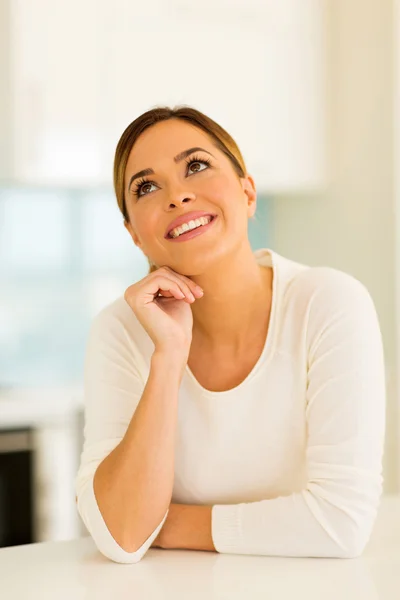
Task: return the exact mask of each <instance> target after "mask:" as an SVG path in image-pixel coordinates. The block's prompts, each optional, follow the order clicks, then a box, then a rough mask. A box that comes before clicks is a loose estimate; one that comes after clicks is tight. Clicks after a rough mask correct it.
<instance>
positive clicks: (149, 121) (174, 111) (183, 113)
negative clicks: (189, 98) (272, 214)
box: [114, 106, 246, 273]
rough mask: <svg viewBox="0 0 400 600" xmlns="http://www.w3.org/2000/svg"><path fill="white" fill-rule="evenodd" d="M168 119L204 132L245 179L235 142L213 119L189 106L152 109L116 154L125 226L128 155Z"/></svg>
mask: <svg viewBox="0 0 400 600" xmlns="http://www.w3.org/2000/svg"><path fill="white" fill-rule="evenodd" d="M168 119H181V120H183V121H187V122H189V123H191V124H192V125H194V126H196V127H198V128H199V129H202V130H203V131H205V132H206V133H207V134H208V135H209V137H210V138H211V140H212V141H213V143H214V145H215V146H216V147H217V148H218V149H219V150H220V151H221V152H223V153H224V154H225V155H226V156H227V157H228V158H229V160H230V161H231V163H232V166H233V168H234V170H235V172H236V173H237V175H238V177H245V175H246V165H245V163H244V160H243V156H242V154H241V152H240V150H239V148H238V146H237V144H236V142H235V140H234V139H233V138H232V137H231V136H230V135H229V133H228V132H227V131H225V129H223V128H222V127H221V126H220V125H218V123H216V122H215V121H213V120H212V119H211V118H210V117H207V116H206V115H205V114H203V113H202V112H200V111H199V110H196V109H195V108H192V107H190V106H178V107H175V108H169V107H167V106H164V107H156V108H153V109H151V110H148V111H147V112H145V113H143V114H142V115H140V116H139V117H137V119H135V120H134V121H132V123H131V124H130V125H128V127H127V128H126V129H125V131H124V132H123V134H122V136H121V137H120V139H119V142H118V144H117V148H116V150H115V157H114V190H115V195H116V197H117V202H118V206H119V209H120V211H121V213H122V215H123V217H124V219H125V221H126V222H128V221H129V216H128V211H127V210H126V202H125V185H124V177H125V169H126V165H127V162H128V157H129V154H130V152H131V150H132V148H133V145H134V144H135V142H136V140H137V139H138V137H139V136H140V135H141V134H142V133H143V132H144V131H145V130H146V129H147V128H148V127H151V126H152V125H155V124H156V123H159V122H160V121H167V120H168ZM149 265H150V270H149V273H151V272H152V271H155V270H156V269H157V268H158V267H157V266H156V265H154V264H153V263H152V262H151V261H150V260H149Z"/></svg>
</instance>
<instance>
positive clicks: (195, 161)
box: [189, 160, 208, 173]
mask: <svg viewBox="0 0 400 600" xmlns="http://www.w3.org/2000/svg"><path fill="white" fill-rule="evenodd" d="M201 164H203V165H206V168H207V167H208V164H207V162H206V161H203V160H192V161H191V162H190V163H189V169H191V168H192V165H201ZM199 171H204V169H195V170H194V172H195V173H198V172H199Z"/></svg>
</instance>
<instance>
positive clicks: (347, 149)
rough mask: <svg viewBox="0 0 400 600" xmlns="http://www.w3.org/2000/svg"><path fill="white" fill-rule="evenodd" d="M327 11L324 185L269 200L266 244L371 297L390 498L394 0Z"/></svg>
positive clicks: (340, 4)
mask: <svg viewBox="0 0 400 600" xmlns="http://www.w3.org/2000/svg"><path fill="white" fill-rule="evenodd" d="M328 4H329V8H328V12H327V24H326V27H327V34H326V41H327V51H328V65H327V91H328V94H327V96H328V157H329V169H330V174H329V182H328V185H327V188H326V190H325V191H324V192H323V193H321V194H319V195H318V196H314V197H311V196H307V197H293V196H292V197H284V198H283V197H279V198H276V199H275V200H274V202H273V211H272V217H271V218H272V220H273V223H272V229H273V239H272V241H271V245H272V246H273V248H274V249H275V250H276V251H277V252H280V253H281V254H284V255H286V256H288V257H290V258H293V259H294V260H299V261H300V262H304V263H306V264H310V265H321V264H326V265H330V266H333V267H336V268H339V269H342V270H344V271H347V272H349V273H351V274H353V275H354V276H355V277H357V278H358V279H360V280H361V281H362V282H363V283H364V284H365V285H366V286H367V287H368V289H369V290H370V292H371V294H372V297H373V299H374V301H375V305H376V307H377V310H378V314H379V318H380V323H381V329H382V333H383V338H384V345H385V356H386V364H387V373H388V407H387V436H386V449H385V460H384V476H385V491H386V492H393V491H399V487H400V486H399V469H400V467H399V463H400V460H399V453H400V443H399V437H398V433H399V429H400V427H399V410H398V404H397V397H396V382H395V377H394V376H395V366H396V334H395V290H396V271H395V269H396V264H395V260H396V243H397V240H396V238H395V219H394V216H395V190H394V168H393V160H394V154H393V141H394V140H393V137H394V129H393V126H394V122H393V112H394V77H393V72H394V71H393V66H394V65H393V52H394V35H393V32H394V15H393V0H334V1H333V0H332V1H331V2H329V3H328ZM399 14H400V12H399ZM398 235H399V236H400V232H399V234H398Z"/></svg>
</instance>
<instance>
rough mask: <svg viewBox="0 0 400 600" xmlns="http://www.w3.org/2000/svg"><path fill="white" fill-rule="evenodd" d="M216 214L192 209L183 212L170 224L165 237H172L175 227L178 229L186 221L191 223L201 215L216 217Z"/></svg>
mask: <svg viewBox="0 0 400 600" xmlns="http://www.w3.org/2000/svg"><path fill="white" fill-rule="evenodd" d="M215 216H216V215H215V214H214V213H210V212H206V211H204V210H192V211H190V212H188V213H185V214H182V215H180V216H179V217H177V218H176V219H174V220H173V221H172V222H171V223H170V224H169V225H168V227H167V230H166V232H165V236H164V237H165V238H166V239H171V237H170V232H171V231H172V230H173V229H176V228H177V227H180V226H181V225H183V224H184V223H189V221H194V220H196V219H199V218H200V217H215Z"/></svg>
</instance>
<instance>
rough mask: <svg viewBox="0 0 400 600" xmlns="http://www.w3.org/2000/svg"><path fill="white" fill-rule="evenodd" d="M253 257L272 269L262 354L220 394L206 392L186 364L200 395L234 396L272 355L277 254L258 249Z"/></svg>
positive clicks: (276, 287) (275, 311)
mask: <svg viewBox="0 0 400 600" xmlns="http://www.w3.org/2000/svg"><path fill="white" fill-rule="evenodd" d="M254 255H255V256H256V258H259V257H262V259H261V261H260V260H257V262H258V264H261V265H262V266H265V267H272V298H271V314H270V318H269V326H268V331H267V335H266V338H265V341H264V346H263V349H262V352H261V354H260V356H259V358H258V360H257V362H256V364H255V365H254V367H253V368H252V370H251V371H250V373H249V374H248V375H247V377H246V378H245V379H244V380H243V381H242V382H241V383H239V385H237V386H235V387H233V388H231V389H230V390H223V391H221V392H217V391H212V390H207V389H206V388H205V387H203V386H202V385H201V384H200V383H199V382H198V381H197V379H196V377H195V376H194V375H193V373H192V371H191V369H190V367H189V365H188V364H187V363H186V367H185V371H186V373H187V375H188V376H189V378H190V379H191V380H192V382H193V384H194V385H195V386H196V387H197V388H198V390H199V391H200V392H201V394H202V395H203V396H210V397H218V398H222V397H224V396H228V395H232V394H235V393H236V392H239V391H240V390H241V389H242V387H245V386H246V385H247V384H248V383H249V381H250V380H251V379H253V377H254V376H255V375H256V372H257V371H258V370H259V368H260V365H261V364H262V363H265V364H266V363H268V362H269V361H270V359H271V357H272V355H273V348H274V340H275V329H276V327H275V322H276V313H277V310H278V309H277V305H278V299H277V290H278V278H279V272H278V264H277V263H278V261H277V254H276V252H274V251H273V250H271V249H270V248H259V249H258V250H256V251H255V252H254ZM265 255H267V256H268V255H269V260H268V262H267V263H266V264H263V260H264V259H265Z"/></svg>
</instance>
